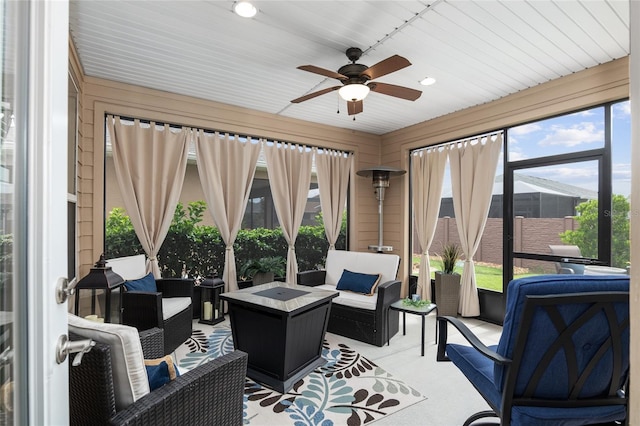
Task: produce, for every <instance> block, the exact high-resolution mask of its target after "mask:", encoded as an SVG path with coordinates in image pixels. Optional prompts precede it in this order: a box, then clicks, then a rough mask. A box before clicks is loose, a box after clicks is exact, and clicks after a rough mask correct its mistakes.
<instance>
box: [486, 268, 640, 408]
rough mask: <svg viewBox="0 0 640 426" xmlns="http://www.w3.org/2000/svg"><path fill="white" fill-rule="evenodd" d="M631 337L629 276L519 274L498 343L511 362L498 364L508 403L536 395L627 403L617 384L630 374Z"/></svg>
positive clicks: (569, 402) (561, 401) (561, 403)
mask: <svg viewBox="0 0 640 426" xmlns="http://www.w3.org/2000/svg"><path fill="white" fill-rule="evenodd" d="M629 344H630V333H629V277H623V276H588V275H547V276H538V277H527V278H522V279H518V280H514V281H512V282H511V283H510V284H509V286H508V289H507V306H506V314H505V320H504V324H503V333H502V336H501V338H500V342H499V344H498V348H497V352H498V353H500V354H501V355H504V356H506V357H507V358H510V359H512V363H511V366H510V367H508V368H507V367H506V366H501V365H496V367H495V369H494V374H495V375H496V377H495V383H496V384H497V385H499V386H500V387H501V389H503V403H504V404H505V405H504V409H505V410H507V411H510V410H509V407H510V406H511V405H529V403H530V402H531V401H532V400H536V399H542V400H545V401H547V403H548V400H553V402H552V404H551V406H557V407H575V406H585V404H589V403H590V404H594V405H599V404H602V405H604V404H611V403H613V404H624V403H625V401H624V399H621V398H618V397H617V395H616V392H617V391H618V390H619V389H621V388H622V387H623V386H624V385H625V384H626V381H627V378H628V373H629ZM588 398H591V400H590V402H586V400H587V399H588ZM614 400H616V401H614ZM547 406H548V405H547Z"/></svg>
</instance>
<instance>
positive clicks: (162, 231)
mask: <svg viewBox="0 0 640 426" xmlns="http://www.w3.org/2000/svg"><path fill="white" fill-rule="evenodd" d="M107 129H108V132H109V136H110V138H111V146H112V149H113V163H114V165H115V169H116V177H117V180H118V186H119V187H120V192H121V193H122V199H123V201H124V207H125V209H126V210H127V214H128V215H129V217H130V218H131V223H132V224H133V229H134V230H135V232H136V235H137V236H138V239H139V240H140V244H141V245H142V248H143V249H144V251H145V252H146V253H147V256H148V258H149V259H148V261H147V272H153V275H154V276H155V277H156V278H160V277H161V271H160V268H159V266H158V259H157V258H156V256H157V255H158V251H159V250H160V247H161V246H162V242H163V241H164V239H165V237H166V236H167V232H168V231H169V226H170V225H171V220H172V219H173V213H174V211H175V209H176V205H177V204H178V199H179V197H180V192H181V191H182V183H183V182H184V175H185V172H186V169H187V155H188V153H189V144H188V136H189V135H190V134H191V130H190V129H188V128H186V127H183V128H182V129H180V130H175V129H171V128H170V127H169V125H167V124H165V125H164V126H162V127H160V126H156V124H155V123H154V122H151V123H150V124H149V125H146V124H141V123H140V120H137V119H136V120H134V123H133V125H129V124H123V123H122V122H121V121H120V117H113V116H111V115H109V116H107Z"/></svg>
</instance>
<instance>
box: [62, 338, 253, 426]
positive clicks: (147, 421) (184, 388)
mask: <svg viewBox="0 0 640 426" xmlns="http://www.w3.org/2000/svg"><path fill="white" fill-rule="evenodd" d="M162 337H163V332H162V330H161V329H158V328H155V329H151V330H147V331H143V332H141V333H140V340H141V343H142V348H143V352H144V355H145V358H157V357H161V356H162V355H163V353H164V344H163V339H162ZM71 339H72V340H76V339H80V337H79V336H77V335H73V334H71ZM246 371H247V354H245V353H244V352H241V351H234V352H232V353H230V354H227V355H224V356H222V357H220V358H217V359H214V360H212V361H210V362H208V363H206V364H203V365H201V366H198V367H197V368H194V369H193V370H190V371H188V372H186V373H184V374H183V375H181V376H179V377H177V378H175V379H174V380H172V381H171V382H170V383H167V384H165V385H164V386H162V387H160V388H158V389H156V390H154V391H152V392H151V393H149V394H147V395H145V396H144V397H142V398H140V399H138V400H137V401H136V402H134V403H133V404H131V405H130V406H128V407H127V408H125V409H123V410H121V411H119V412H116V405H115V397H114V384H113V376H112V366H111V353H110V347H109V345H105V344H102V343H96V345H95V346H94V347H93V348H92V349H91V351H89V352H88V353H86V354H85V355H84V356H83V358H82V363H81V364H80V365H78V366H76V367H73V366H72V365H71V363H69V405H70V407H69V408H70V424H71V425H92V426H93V425H102V424H113V425H158V426H161V425H240V424H242V416H243V408H242V404H243V394H244V383H245V375H246Z"/></svg>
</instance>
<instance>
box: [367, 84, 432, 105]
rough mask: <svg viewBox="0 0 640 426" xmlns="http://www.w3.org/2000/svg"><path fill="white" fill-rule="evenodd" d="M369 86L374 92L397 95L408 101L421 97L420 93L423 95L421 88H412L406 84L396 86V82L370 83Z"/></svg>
mask: <svg viewBox="0 0 640 426" xmlns="http://www.w3.org/2000/svg"><path fill="white" fill-rule="evenodd" d="M367 86H369V89H371V90H372V91H374V92H377V93H382V94H383V95H389V96H395V97H396V98H402V99H406V100H408V101H415V100H416V99H418V98H419V97H420V95H422V92H421V91H420V90H416V89H410V88H408V87H404V86H396V85H395V84H388V83H369V84H367Z"/></svg>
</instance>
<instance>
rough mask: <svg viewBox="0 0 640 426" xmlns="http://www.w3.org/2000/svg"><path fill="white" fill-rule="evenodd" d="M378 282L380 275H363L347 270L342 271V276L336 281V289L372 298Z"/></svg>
mask: <svg viewBox="0 0 640 426" xmlns="http://www.w3.org/2000/svg"><path fill="white" fill-rule="evenodd" d="M379 281H380V274H363V273H361V272H351V271H349V270H347V269H345V270H344V271H342V276H341V277H340V280H338V284H337V285H336V289H338V290H349V291H353V292H355V293H362V294H366V295H367V296H373V294H374V293H375V291H376V286H377V285H378V282H379Z"/></svg>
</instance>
